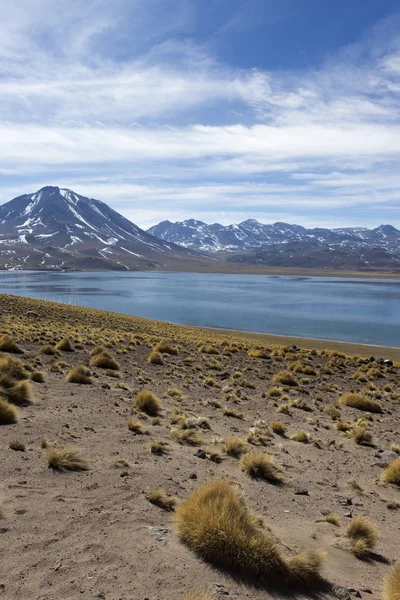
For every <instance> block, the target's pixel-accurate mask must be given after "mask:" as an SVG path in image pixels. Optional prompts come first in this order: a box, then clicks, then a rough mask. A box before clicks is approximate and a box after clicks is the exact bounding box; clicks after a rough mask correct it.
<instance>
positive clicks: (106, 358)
mask: <svg viewBox="0 0 400 600" xmlns="http://www.w3.org/2000/svg"><path fill="white" fill-rule="evenodd" d="M90 366H91V367H97V368H98V369H107V370H110V371H118V369H119V364H118V362H117V361H116V360H115V358H114V357H113V356H112V355H111V354H110V353H109V352H106V351H104V352H100V353H98V354H95V355H94V356H92V358H91V360H90Z"/></svg>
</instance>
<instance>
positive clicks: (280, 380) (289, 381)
mask: <svg viewBox="0 0 400 600" xmlns="http://www.w3.org/2000/svg"><path fill="white" fill-rule="evenodd" d="M272 381H273V382H274V383H276V384H278V385H279V384H280V385H287V386H290V387H297V386H298V385H299V382H298V381H297V379H295V377H293V373H291V372H290V371H279V373H276V375H274V376H273V378H272Z"/></svg>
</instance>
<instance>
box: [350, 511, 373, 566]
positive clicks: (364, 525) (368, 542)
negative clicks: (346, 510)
mask: <svg viewBox="0 0 400 600" xmlns="http://www.w3.org/2000/svg"><path fill="white" fill-rule="evenodd" d="M347 535H348V536H349V538H350V539H351V540H352V546H351V551H352V552H353V554H354V555H355V556H356V557H357V558H367V556H368V555H369V554H370V553H371V551H372V550H373V548H374V547H375V545H376V542H377V540H378V530H377V527H376V525H375V523H372V521H370V520H369V519H367V518H366V517H364V516H363V515H357V516H356V517H353V518H352V520H351V521H350V523H349V525H348V527H347Z"/></svg>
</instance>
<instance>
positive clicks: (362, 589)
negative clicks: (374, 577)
mask: <svg viewBox="0 0 400 600" xmlns="http://www.w3.org/2000/svg"><path fill="white" fill-rule="evenodd" d="M361 591H362V592H365V593H366V594H372V590H371V589H370V588H361Z"/></svg>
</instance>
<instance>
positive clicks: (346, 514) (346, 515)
mask: <svg viewBox="0 0 400 600" xmlns="http://www.w3.org/2000/svg"><path fill="white" fill-rule="evenodd" d="M344 516H345V517H347V518H348V519H351V518H352V516H353V513H352V512H350V511H349V512H347V513H344Z"/></svg>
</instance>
